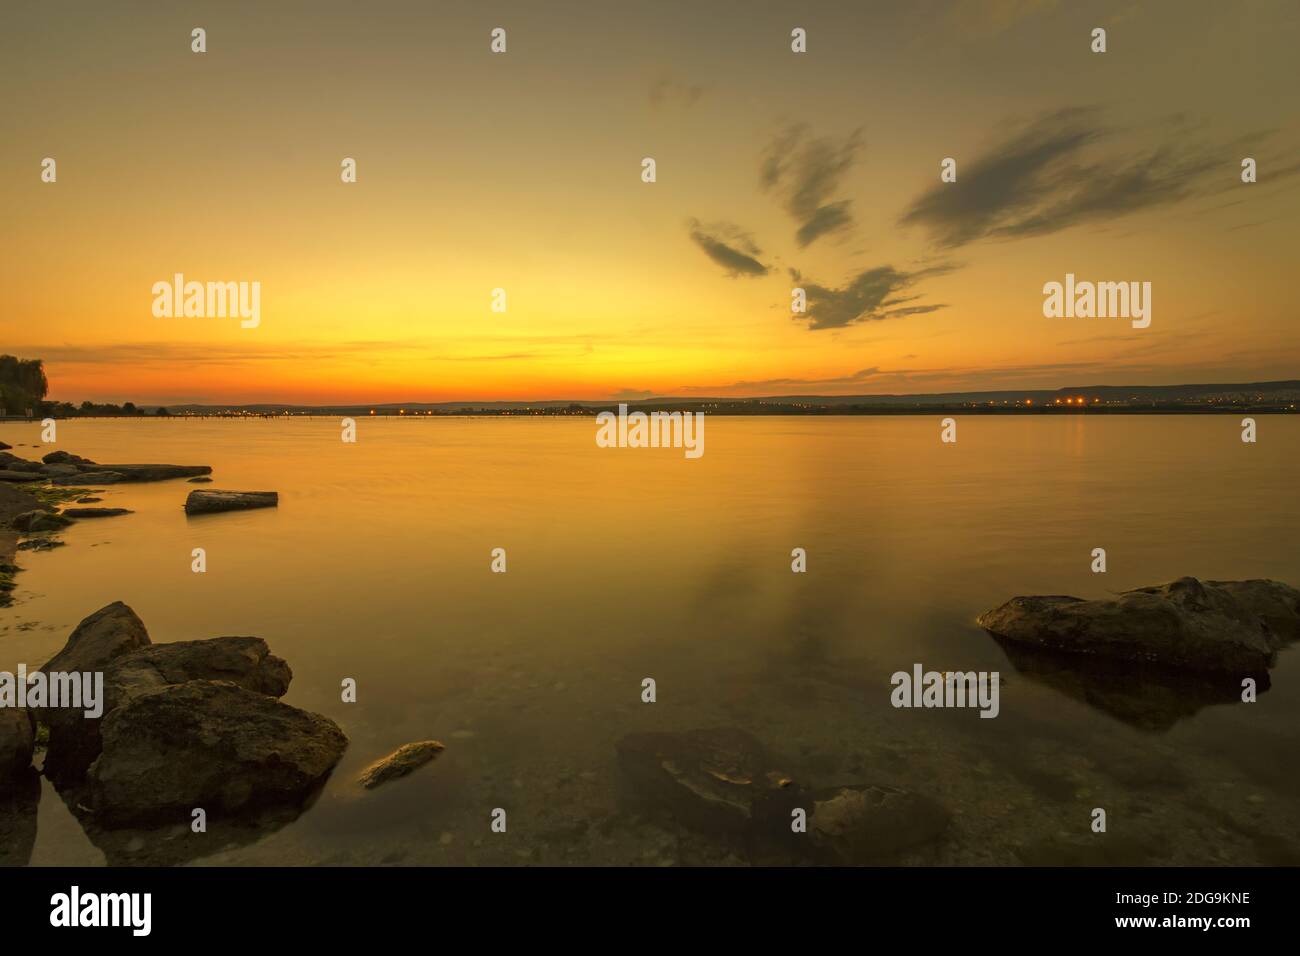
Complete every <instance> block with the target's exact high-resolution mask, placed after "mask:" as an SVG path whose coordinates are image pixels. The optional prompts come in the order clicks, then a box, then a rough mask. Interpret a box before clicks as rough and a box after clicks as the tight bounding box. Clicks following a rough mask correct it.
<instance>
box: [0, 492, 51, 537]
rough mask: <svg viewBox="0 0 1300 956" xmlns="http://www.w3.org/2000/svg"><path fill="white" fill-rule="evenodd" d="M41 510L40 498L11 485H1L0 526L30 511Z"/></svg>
mask: <svg viewBox="0 0 1300 956" xmlns="http://www.w3.org/2000/svg"><path fill="white" fill-rule="evenodd" d="M39 510H41V502H40V499H38V498H36V497H34V496H33V495H29V494H28V493H27V492H25V491H19V490H18V489H17V488H14V487H13V486H11V485H0V528H4V527H6V526H7V525H8V524H9V523H10V522H11V521H12V520H13V519H14V518H16V517H18V516H19V515H21V514H26V513H27V512H29V511H39Z"/></svg>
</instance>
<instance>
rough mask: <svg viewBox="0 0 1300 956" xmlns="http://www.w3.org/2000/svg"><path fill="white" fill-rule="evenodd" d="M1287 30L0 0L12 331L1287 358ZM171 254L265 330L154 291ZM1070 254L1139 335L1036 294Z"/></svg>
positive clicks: (290, 364)
mask: <svg viewBox="0 0 1300 956" xmlns="http://www.w3.org/2000/svg"><path fill="white" fill-rule="evenodd" d="M194 27H203V28H204V29H206V31H207V52H206V53H203V54H196V53H192V52H191V50H190V43H191V39H190V32H191V30H192V29H193V28H194ZM494 27H502V28H504V29H505V30H506V31H507V52H506V53H504V54H493V53H491V52H490V51H489V41H490V37H489V33H490V31H491V30H492V28H494ZM795 27H802V28H804V29H806V30H807V33H808V52H807V53H806V54H795V53H792V52H791V50H790V31H791V30H792V29H793V28H795ZM1094 27H1103V28H1105V29H1106V30H1107V46H1108V50H1107V52H1105V53H1103V54H1095V53H1093V52H1091V50H1090V43H1091V38H1090V33H1091V31H1092V29H1093V28H1094ZM1298 48H1300V4H1297V3H1295V2H1294V0H1278V2H1245V3H1223V2H1200V0H1179V2H1168V3H1159V2H1157V3H1142V4H1137V3H1106V2H1097V3H1066V2H1059V3H1053V2H1050V0H998V2H989V3H956V2H953V3H948V2H937V0H936V2H923V0H922V2H907V3H904V2H893V3H885V2H853V3H848V2H845V3H783V4H777V3H763V2H737V3H722V2H718V3H714V2H699V0H693V2H689V3H686V2H682V3H677V2H667V0H656V2H653V3H631V2H608V3H595V2H592V3H563V2H545V3H541V2H527V3H490V4H489V3H472V2H455V3H436V2H432V0H420V2H409V3H408V2H387V0H375V2H370V3H361V2H355V3H352V2H333V0H331V2H324V0H315V2H310V3H308V2H302V3H298V2H273V3H254V2H232V0H222V2H210V3H184V4H180V3H177V4H159V3H149V2H122V0H115V2H111V3H110V2H103V0H95V2H85V3H16V2H11V3H5V4H4V5H3V6H0V88H2V90H3V96H2V97H0V117H2V119H3V122H2V123H0V128H2V129H3V137H2V138H0V222H3V227H2V231H0V352H8V353H13V354H17V355H19V356H22V357H26V358H43V359H44V360H45V363H46V369H47V374H48V376H49V379H50V384H51V390H50V397H51V398H53V399H58V400H67V401H76V402H80V401H82V400H84V399H89V400H93V401H116V402H120V401H123V400H132V401H135V402H138V403H158V402H165V403H179V402H190V401H197V402H212V403H241V402H255V401H277V402H301V403H325V402H344V401H358V402H385V401H442V400H456V399H557V398H575V399H598V398H609V397H645V396H649V395H682V396H691V395H765V394H766V395H780V394H794V393H805V394H857V393H875V392H916V391H942V390H964V389H979V388H999V387H1025V388H1030V387H1034V388H1038V387H1044V388H1045V387H1052V388H1054V387H1058V386H1065V385H1090V384H1121V383H1124V384H1127V383H1139V384H1142V383H1149V384H1160V383H1175V382H1216V381H1220V382H1230V381H1258V380H1268V379H1283V378H1297V377H1300V332H1298V331H1297V319H1298V318H1300V315H1298V314H1297V313H1298V312H1300V309H1297V296H1296V289H1295V285H1296V282H1297V281H1298V275H1300V270H1297V262H1298V261H1300V230H1297V227H1296V221H1297V214H1298V213H1300V175H1298V174H1300V127H1298V125H1297V124H1298V119H1300V82H1298V81H1297V70H1296V65H1295V51H1296V49H1298ZM45 157H53V158H54V159H55V160H56V161H57V173H58V180H57V182H56V183H52V184H51V183H44V182H42V181H41V175H40V174H41V161H42V159H44V158H45ZM344 157H353V158H355V159H356V161H357V168H358V182H357V183H355V184H348V185H345V184H343V183H342V182H340V162H341V160H342V159H343V158H344ZM643 157H653V158H654V159H655V161H656V163H657V182H655V183H652V184H647V183H644V182H642V181H641V160H642V158H643ZM944 157H953V158H955V159H956V160H957V182H956V183H951V184H944V183H941V182H940V181H939V171H940V161H941V160H942V159H943V158H944ZM1244 157H1253V158H1254V159H1256V160H1257V162H1258V169H1259V172H1258V176H1259V181H1258V182H1257V183H1254V184H1243V183H1242V182H1241V178H1240V173H1241V161H1242V159H1243V158H1244ZM177 272H180V273H183V274H184V275H185V276H186V278H188V279H194V280H198V281H208V280H212V281H236V282H237V281H249V282H252V281H257V282H260V283H261V323H260V325H259V326H258V327H257V328H255V329H244V328H241V327H240V323H239V321H238V319H237V318H183V317H182V318H155V317H154V315H153V314H152V311H151V305H152V301H153V295H152V292H151V289H152V286H153V284H154V283H155V282H158V281H170V280H171V277H172V276H173V274H174V273H177ZM1066 273H1074V274H1075V275H1076V276H1077V277H1078V278H1079V279H1090V280H1095V281H1149V282H1151V284H1152V289H1153V292H1152V323H1151V326H1150V328H1147V329H1133V328H1131V327H1130V325H1129V323H1128V322H1127V321H1125V320H1111V319H1047V318H1044V317H1043V313H1042V303H1043V292H1042V288H1043V285H1044V283H1046V282H1050V281H1062V280H1063V279H1064V276H1065V274H1066ZM795 285H799V286H802V287H804V288H806V289H807V290H808V293H809V300H810V309H809V313H808V314H807V315H803V316H795V315H792V314H791V311H790V301H791V299H790V290H791V288H792V287H793V286H795ZM498 287H500V288H504V289H505V290H506V293H507V296H508V300H507V301H508V311H507V312H506V313H504V314H499V313H494V312H492V311H491V309H490V302H491V293H492V290H493V289H494V288H498Z"/></svg>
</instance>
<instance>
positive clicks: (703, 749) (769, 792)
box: [617, 727, 792, 833]
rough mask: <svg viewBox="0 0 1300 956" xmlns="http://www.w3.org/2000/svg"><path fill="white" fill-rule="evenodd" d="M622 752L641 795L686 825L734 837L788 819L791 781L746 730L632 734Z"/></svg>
mask: <svg viewBox="0 0 1300 956" xmlns="http://www.w3.org/2000/svg"><path fill="white" fill-rule="evenodd" d="M617 750H618V761H619V766H620V767H621V768H622V770H623V772H624V774H626V776H627V778H628V780H629V782H630V783H631V784H632V786H633V789H634V792H635V794H636V796H637V797H638V798H640V799H644V800H648V801H650V802H652V803H655V804H658V805H659V806H661V807H663V808H664V809H666V810H667V811H668V812H669V813H670V814H671V815H672V816H673V817H674V818H675V819H677V820H678V821H680V822H681V823H683V824H685V825H686V826H689V827H692V828H695V829H701V830H718V831H723V832H733V833H734V832H739V831H745V830H748V829H749V828H750V827H752V826H753V825H754V824H755V823H756V822H757V821H770V820H775V819H777V818H779V817H782V816H784V817H785V819H787V820H788V813H787V812H786V811H785V804H786V801H783V800H781V799H779V797H780V796H782V795H783V794H784V791H786V790H788V789H789V788H790V786H791V783H792V781H791V780H790V778H789V777H788V776H786V775H785V774H784V773H782V772H780V771H778V770H775V769H773V768H772V766H771V761H770V759H769V757H768V755H767V751H766V749H765V748H764V747H763V745H762V744H761V743H759V742H758V741H757V740H756V739H755V738H754V737H753V736H751V735H750V734H748V733H746V732H745V731H743V730H737V729H735V728H730V727H718V728H708V729H703V730H692V731H687V732H685V733H643V734H628V735H627V736H626V737H624V738H623V739H622V740H620V741H619V742H618V744H617Z"/></svg>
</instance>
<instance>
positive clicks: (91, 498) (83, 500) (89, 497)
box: [77, 495, 104, 505]
mask: <svg viewBox="0 0 1300 956" xmlns="http://www.w3.org/2000/svg"><path fill="white" fill-rule="evenodd" d="M103 500H104V499H103V498H96V497H95V496H94V495H87V496H86V497H85V498H78V499H77V504H79V505H93V504H94V503H95V502H96V501H103Z"/></svg>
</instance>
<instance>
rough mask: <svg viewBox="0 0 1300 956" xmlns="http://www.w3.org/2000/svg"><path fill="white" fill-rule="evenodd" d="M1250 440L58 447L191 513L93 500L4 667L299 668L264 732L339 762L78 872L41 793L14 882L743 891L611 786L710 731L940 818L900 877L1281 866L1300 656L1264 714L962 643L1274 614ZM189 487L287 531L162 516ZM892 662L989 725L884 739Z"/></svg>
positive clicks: (1265, 468)
mask: <svg viewBox="0 0 1300 956" xmlns="http://www.w3.org/2000/svg"><path fill="white" fill-rule="evenodd" d="M1239 421H1240V420H1239V418H1238V417H1236V416H1226V415H1225V416H1217V415H1216V416H1209V415H1201V416H1169V415H1160V416H1129V415H1124V416H1120V415H1111V416H1093V417H1084V416H1052V417H1024V416H1015V417H1011V416H964V417H960V418H959V425H958V427H959V434H958V441H957V442H956V443H955V444H943V443H941V442H940V440H939V434H940V424H939V416H937V415H936V416H933V417H930V416H911V415H908V416H896V417H879V418H877V417H809V418H800V417H773V418H763V417H753V418H747V417H735V418H725V417H709V418H707V425H706V430H707V443H706V446H705V447H706V451H705V454H704V455H703V456H702V457H701V458H699V459H696V460H689V459H687V458H685V457H684V455H683V453H682V450H681V449H627V448H618V449H611V448H598V447H597V446H596V443H595V441H594V436H595V433H596V423H595V421H594V420H593V419H590V418H541V417H537V418H514V417H493V418H469V417H467V418H404V419H398V418H384V419H361V420H359V421H358V435H357V441H356V443H355V444H345V443H344V442H342V441H341V440H340V425H339V420H338V419H331V418H281V419H246V420H243V419H193V420H184V419H172V420H114V419H95V420H91V419H88V420H77V419H72V420H67V421H62V422H60V423H59V425H58V429H59V431H58V439H59V440H58V443H57V445H55V446H54V448H60V449H65V450H67V451H70V452H73V453H75V454H79V455H84V456H87V457H89V458H91V459H93V460H95V461H99V462H170V463H178V464H209V465H211V466H212V467H213V477H214V479H215V481H214V483H213V484H211V485H191V484H187V483H186V482H185V481H183V480H181V481H169V482H161V483H155V484H133V485H118V486H109V487H107V488H106V489H105V490H104V492H103V493H102V495H101V496H102V497H103V498H104V501H103V505H104V506H121V507H126V508H130V509H132V510H133V511H134V513H133V514H131V515H127V516H123V517H115V518H108V519H102V520H98V521H81V522H78V523H77V524H75V525H74V526H72V527H71V528H69V529H68V530H67V531H66V532H64V533H63V535H62V537H63V539H64V540H65V541H66V546H65V547H61V548H56V549H54V550H51V551H48V552H40V553H33V552H20V554H19V559H18V561H19V564H20V565H21V566H23V567H24V568H25V570H24V571H23V572H22V573H21V574H19V575H18V587H17V590H16V591H15V595H14V596H15V604H14V606H13V607H11V608H8V609H3V610H0V669H8V670H14V669H15V668H16V667H17V664H18V663H19V662H24V663H27V664H28V665H29V666H36V665H38V664H41V663H43V662H44V661H45V660H47V659H48V658H49V657H50V656H52V655H53V654H54V653H55V652H56V651H58V650H59V649H60V648H61V647H62V646H63V644H64V642H65V641H66V639H67V637H68V634H69V633H70V632H71V630H72V629H73V627H75V625H76V624H77V622H78V621H79V620H80V619H81V618H83V617H85V616H86V615H88V614H90V613H91V612H92V611H94V610H96V609H98V608H100V607H102V606H103V605H105V604H108V603H110V602H112V601H116V600H121V601H124V602H126V603H127V604H129V605H130V606H131V607H132V608H134V609H135V611H136V612H137V613H138V614H139V616H140V617H141V618H142V619H143V621H144V623H145V625H146V626H147V627H148V629H149V633H150V636H151V637H152V639H153V641H154V642H155V643H159V642H165V641H175V640H192V639H197V638H204V637H213V636H217V635H256V636H259V637H262V638H264V639H265V640H266V641H267V642H268V643H269V644H270V647H271V649H272V651H273V652H274V653H275V654H277V655H279V656H280V657H283V658H284V659H286V660H287V661H288V662H289V664H290V666H291V667H292V669H293V673H294V678H293V683H292V685H291V687H290V689H289V692H288V694H287V695H286V696H285V698H284V699H285V700H286V701H287V702H288V703H291V704H293V705H295V706H298V707H303V708H306V709H308V710H312V711H316V712H319V713H322V714H325V715H327V716H329V717H331V718H332V719H333V720H335V721H337V722H338V724H339V725H340V726H341V727H342V728H343V730H344V731H345V732H346V733H347V735H348V737H349V738H350V741H351V743H350V745H349V748H348V750H347V753H346V755H345V756H344V758H343V760H342V762H341V763H340V764H339V766H338V767H337V768H336V769H335V771H334V773H333V775H332V777H331V778H330V780H329V782H328V783H327V784H326V786H325V788H324V790H323V792H322V793H321V794H320V796H319V798H318V799H317V800H316V801H315V803H314V804H312V805H311V806H310V807H309V808H307V809H306V810H305V812H303V813H302V814H301V815H300V816H297V817H296V819H289V820H287V822H286V821H285V820H279V821H275V822H274V823H272V824H259V826H258V828H256V829H250V830H247V831H243V830H238V829H236V830H232V831H230V832H221V833H218V834H215V835H213V834H209V837H210V839H207V840H206V841H189V837H188V836H187V834H188V828H187V827H185V826H178V827H172V828H170V829H167V830H163V831H156V832H155V831H148V832H140V831H127V832H122V833H115V834H110V835H104V834H102V833H101V834H98V835H96V837H95V838H94V839H92V837H91V836H90V835H88V834H87V833H86V832H85V831H84V830H83V828H82V826H81V824H80V823H79V822H78V820H77V818H76V817H75V816H74V815H73V813H72V812H71V811H70V810H69V809H68V807H67V806H65V804H64V803H63V802H62V800H60V798H59V796H58V795H57V794H56V793H55V792H54V790H53V788H52V787H51V786H50V785H49V784H48V783H46V782H43V783H42V786H43V787H44V788H45V790H44V793H43V795H42V798H41V802H40V805H39V811H38V829H37V837H36V843H35V848H34V850H33V852H32V855H31V862H32V863H33V864H36V865H76V866H81V865H94V864H99V863H104V862H105V860H106V859H109V860H111V862H114V863H131V862H183V861H190V860H193V861H197V862H201V863H205V864H239V865H258V864H291V865H297V864H322V863H323V864H381V863H395V864H457V865H465V864H488V865H516V864H558V865H563V864H596V865H625V864H639V865H670V864H724V865H725V864H739V863H744V862H747V859H746V857H745V854H744V852H743V850H742V849H741V848H738V847H737V846H736V845H735V843H734V842H733V841H730V840H729V839H727V838H726V837H725V836H724V835H721V834H713V833H709V832H707V830H706V831H700V830H698V829H688V828H685V827H682V826H679V825H677V823H676V822H675V821H673V820H671V819H666V818H664V817H662V816H661V815H659V814H656V813H654V812H652V811H651V810H649V809H647V808H646V807H643V806H641V805H639V804H638V803H637V802H636V799H635V798H636V794H635V793H632V794H629V792H628V790H629V788H628V786H627V782H626V781H625V780H624V779H623V778H622V773H621V770H620V765H619V762H618V761H617V759H616V750H615V747H616V744H617V742H618V741H619V740H620V739H621V738H623V737H624V736H625V735H627V734H630V733H637V732H646V731H689V730H693V729H697V728H711V727H729V728H739V729H742V730H744V731H747V732H748V733H749V734H752V735H753V736H754V737H755V738H757V739H758V740H760V741H762V743H763V744H765V745H766V746H767V747H768V748H769V749H770V751H771V752H772V754H773V758H772V759H773V760H774V761H779V764H780V769H781V770H782V771H783V772H787V773H789V774H790V775H791V776H792V777H794V778H795V779H796V780H800V781H808V782H810V783H812V784H814V785H818V786H830V785H836V784H839V783H843V782H852V781H865V782H879V783H884V784H889V785H893V786H899V787H904V788H907V789H909V790H912V791H915V792H917V793H921V794H924V795H926V796H927V797H930V798H932V799H933V800H935V801H937V802H938V803H940V804H942V805H943V806H944V807H945V808H947V810H948V811H949V812H950V813H951V815H952V818H951V823H950V825H949V828H948V831H947V833H946V835H945V837H944V838H943V839H942V840H941V841H939V842H937V843H935V844H933V845H929V846H926V847H923V848H920V849H918V850H916V851H914V852H909V853H908V854H905V855H904V856H903V857H902V858H901V860H900V862H903V863H913V864H934V863H944V864H1016V863H1086V864H1087V863H1100V864H1104V863H1116V864H1124V863H1139V864H1146V863H1150V864H1173V863H1180V864H1184V863H1185V864H1200V863H1206V864H1218V863H1245V864H1251V863H1287V864H1293V865H1294V864H1297V863H1300V838H1298V837H1297V836H1296V834H1297V833H1300V800H1298V799H1297V797H1298V796H1300V765H1297V763H1296V761H1295V759H1294V758H1295V754H1296V753H1298V752H1300V651H1297V650H1295V649H1292V650H1290V651H1284V652H1283V653H1282V654H1281V655H1280V658H1279V662H1278V665H1277V666H1276V667H1275V668H1274V670H1273V672H1272V686H1271V688H1270V689H1268V690H1267V691H1265V692H1263V693H1262V694H1261V695H1260V697H1259V700H1258V702H1257V703H1254V704H1240V703H1236V704H1233V703H1229V704H1226V705H1225V704H1220V703H1211V704H1205V705H1203V706H1202V705H1201V704H1200V703H1199V702H1198V699H1197V698H1196V696H1195V693H1194V692H1193V691H1191V690H1188V689H1186V688H1184V687H1182V686H1181V685H1179V684H1177V683H1173V684H1169V685H1165V686H1160V687H1154V688H1152V687H1148V686H1145V685H1136V686H1137V689H1134V685H1131V684H1126V683H1125V682H1124V680H1125V675H1122V674H1121V675H1118V678H1117V679H1116V680H1111V679H1110V678H1108V677H1096V676H1092V677H1086V676H1081V675H1076V674H1075V673H1073V671H1071V670H1070V669H1069V668H1065V669H1064V670H1062V671H1060V672H1054V671H1052V670H1051V669H1050V668H1048V669H1046V670H1043V669H1040V668H1036V667H1033V666H1027V665H1025V664H1024V663H1023V662H1014V661H1012V660H1010V659H1009V658H1008V656H1007V654H1006V653H1005V652H1004V650H1003V649H1002V647H1001V646H1000V645H999V644H998V642H997V641H995V640H994V639H993V638H992V637H990V636H989V635H988V634H986V633H985V632H984V631H982V630H981V629H980V628H978V627H977V626H976V625H975V623H974V619H975V617H976V616H977V615H978V614H979V613H981V612H983V611H985V610H987V609H989V608H992V607H995V606H997V605H999V604H1001V603H1002V602H1003V601H1005V600H1007V599H1008V598H1010V597H1012V596H1014V595H1017V594H1073V595H1077V596H1079V597H1083V598H1094V597H1104V596H1106V595H1108V594H1111V593H1113V592H1116V591H1120V590H1124V589H1128V588H1133V587H1139V586H1143V585H1148V584H1156V583H1160V582H1163V581H1167V580H1170V579H1173V578H1176V577H1180V576H1183V575H1194V576H1197V577H1200V578H1203V579H1239V578H1252V577H1266V578H1274V579H1277V580H1280V581H1284V582H1287V583H1289V584H1292V585H1300V548H1297V547H1296V542H1297V540H1300V508H1298V507H1297V505H1296V494H1295V481H1296V474H1297V466H1298V465H1300V441H1298V439H1300V420H1297V419H1296V418H1294V417H1284V416H1260V418H1259V441H1258V442H1257V443H1256V444H1245V443H1243V442H1242V441H1241V440H1240V424H1239ZM0 438H3V439H4V440H5V441H8V442H9V443H11V444H13V445H14V446H15V447H14V449H13V451H14V453H15V454H19V455H22V456H24V457H39V455H40V454H42V453H44V452H47V451H50V450H52V449H51V448H48V447H45V448H40V449H35V448H32V447H30V446H31V445H33V444H36V443H38V442H39V427H38V426H37V425H35V424H32V425H15V424H11V423H4V424H0ZM196 487H209V488H228V489H240V490H275V491H278V492H279V494H280V503H279V507H278V508H276V509H273V510H272V509H267V510H258V511H249V512H242V513H230V514H223V515H213V516H202V517H194V518H187V517H186V515H185V514H184V512H183V511H182V503H183V501H184V499H185V496H186V494H187V493H188V492H189V491H190V490H192V489H194V488H196ZM194 548H203V549H205V551H206V555H207V571H206V573H203V574H196V573H193V572H192V571H191V561H192V558H191V552H192V550H193V549H194ZM494 548H503V549H505V552H506V560H507V572H506V573H504V574H498V573H492V571H491V570H490V564H491V560H492V558H491V552H492V550H493V549H494ZM794 548H803V549H805V550H806V553H807V571H806V573H803V574H795V573H792V572H791V560H792V559H791V551H792V549H794ZM1094 548H1105V550H1106V554H1107V566H1108V567H1107V572H1106V573H1104V574H1094V573H1092V571H1091V570H1090V565H1091V564H1092V557H1091V552H1092V550H1093V549H1094ZM918 663H919V664H922V665H923V666H924V667H925V668H926V669H927V670H930V669H933V670H939V671H946V670H962V671H965V670H975V671H998V672H1000V673H1001V674H1002V677H1003V686H1002V688H1001V704H1000V712H999V714H998V716H997V718H996V719H980V717H979V714H978V713H977V712H976V711H974V710H922V709H912V710H896V709H894V708H893V707H891V706H890V700H889V697H890V691H891V684H890V675H891V674H893V673H894V672H896V671H907V672H909V673H910V672H911V671H912V669H913V666H914V665H915V664H918ZM647 677H650V678H653V679H654V681H655V685H656V696H657V699H656V700H655V702H654V703H644V702H643V701H642V681H643V679H645V678H647ZM345 678H353V679H354V680H355V681H356V682H357V688H358V691H357V701H356V702H355V703H344V702H343V701H342V699H341V693H340V686H341V682H342V681H343V680H344V679H345ZM427 738H436V739H439V740H441V741H443V742H444V743H445V744H446V745H447V747H446V750H445V751H444V752H443V754H442V755H441V756H440V757H439V758H438V759H437V760H436V761H435V762H434V763H433V764H431V765H429V766H427V767H425V768H422V769H420V770H418V771H416V773H414V774H413V775H412V776H410V777H408V778H406V779H404V780H401V781H397V782H394V783H390V784H386V785H385V786H383V787H381V788H379V789H376V790H372V791H366V790H362V789H360V788H359V787H358V786H357V785H356V783H355V778H356V776H357V774H358V772H359V771H360V770H361V769H362V768H363V767H364V766H366V765H367V764H368V763H370V762H371V761H373V760H375V759H376V758H378V757H381V756H383V755H385V754H387V753H388V752H390V751H391V750H393V749H395V748H396V747H397V746H399V745H401V744H403V743H406V742H408V741H414V740H423V739H427ZM1098 807H1101V808H1105V809H1106V811H1107V817H1108V821H1109V826H1108V832H1107V835H1106V839H1104V840H1101V839H1098V838H1097V835H1096V834H1093V833H1092V832H1091V830H1090V823H1091V816H1090V815H1091V813H1092V811H1093V809H1094V808H1098ZM495 808H504V809H506V810H507V812H508V818H509V827H508V832H507V833H506V834H497V833H493V832H492V831H491V829H490V826H489V824H490V815H491V813H492V811H493V810H494V809H495ZM187 841H188V842H187Z"/></svg>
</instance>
